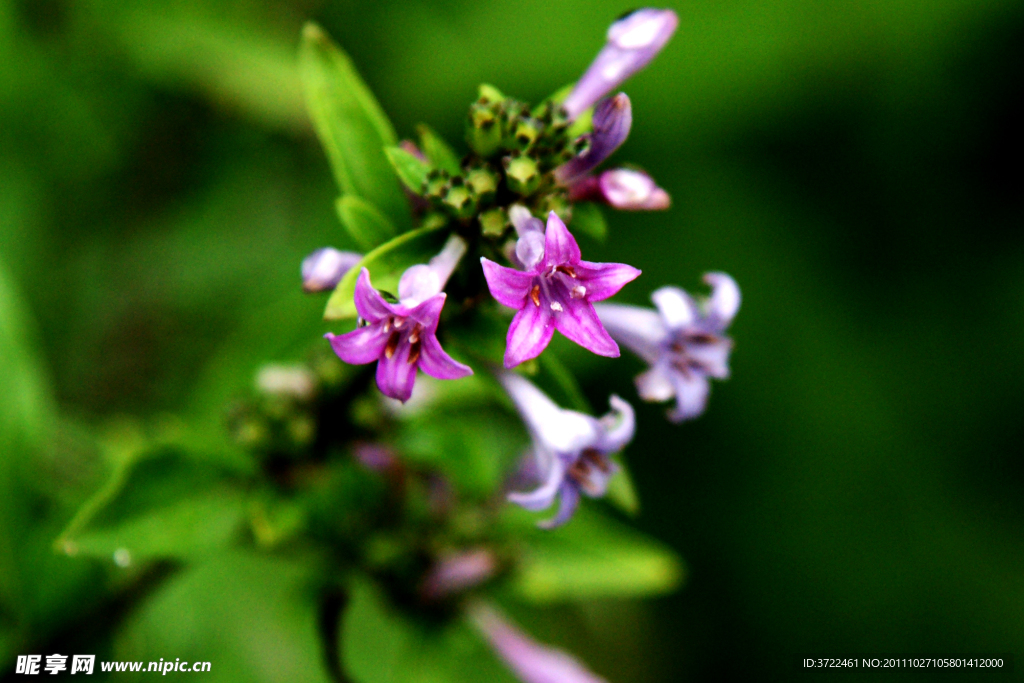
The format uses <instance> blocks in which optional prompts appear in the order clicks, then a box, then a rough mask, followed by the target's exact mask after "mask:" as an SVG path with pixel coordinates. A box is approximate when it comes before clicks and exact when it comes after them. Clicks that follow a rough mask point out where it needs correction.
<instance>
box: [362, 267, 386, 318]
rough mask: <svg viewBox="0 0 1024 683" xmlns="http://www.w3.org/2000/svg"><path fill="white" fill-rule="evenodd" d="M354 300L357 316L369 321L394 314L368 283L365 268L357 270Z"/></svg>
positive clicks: (367, 273) (368, 277) (367, 272)
mask: <svg viewBox="0 0 1024 683" xmlns="http://www.w3.org/2000/svg"><path fill="white" fill-rule="evenodd" d="M354 300H355V304H356V310H357V311H358V312H359V317H360V318H362V319H363V320H368V321H369V322H371V323H375V322H377V321H378V320H383V319H384V318H387V317H388V316H391V315H395V310H394V309H393V308H392V306H391V305H390V304H389V303H388V302H387V301H385V300H384V297H382V296H381V295H380V292H378V291H377V290H376V289H374V288H373V285H372V284H370V271H368V270H367V269H366V268H363V269H362V270H361V271H359V279H358V280H356V290H355V298H354Z"/></svg>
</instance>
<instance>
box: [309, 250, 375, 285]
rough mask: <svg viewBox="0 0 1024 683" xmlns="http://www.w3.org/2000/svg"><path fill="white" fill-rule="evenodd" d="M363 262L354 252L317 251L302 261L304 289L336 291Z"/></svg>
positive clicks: (360, 255)
mask: <svg viewBox="0 0 1024 683" xmlns="http://www.w3.org/2000/svg"><path fill="white" fill-rule="evenodd" d="M361 260H363V255H362V254H357V253H356V252H354V251H338V250H337V249H334V248H332V247H324V248H323V249H317V250H316V251H314V252H313V253H312V254H310V255H309V256H307V257H306V258H305V259H303V261H302V289H303V290H304V291H306V292H325V291H327V290H328V289H334V288H335V287H337V286H338V283H339V282H341V278H343V277H344V276H345V273H347V272H348V271H350V270H351V269H352V268H353V267H354V266H355V265H356V264H357V263H359V262H360V261H361Z"/></svg>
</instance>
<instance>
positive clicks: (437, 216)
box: [420, 211, 448, 229]
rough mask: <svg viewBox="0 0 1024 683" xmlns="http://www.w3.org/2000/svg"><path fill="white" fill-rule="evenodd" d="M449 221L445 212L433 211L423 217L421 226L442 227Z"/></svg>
mask: <svg viewBox="0 0 1024 683" xmlns="http://www.w3.org/2000/svg"><path fill="white" fill-rule="evenodd" d="M447 223H448V216H446V215H444V214H443V213H438V212H436V211H432V212H430V213H428V214H427V215H426V216H424V217H423V223H422V224H421V225H420V227H421V228H428V229H429V228H440V227H441V226H443V225H445V224H447Z"/></svg>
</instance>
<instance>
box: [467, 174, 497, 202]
mask: <svg viewBox="0 0 1024 683" xmlns="http://www.w3.org/2000/svg"><path fill="white" fill-rule="evenodd" d="M466 185H468V186H469V188H470V189H471V190H472V191H473V193H474V194H475V195H476V196H477V197H479V199H480V202H481V203H485V202H489V201H491V200H493V199H494V195H495V193H496V192H497V191H498V177H497V176H496V175H495V174H494V173H492V172H491V171H489V170H488V169H486V168H474V169H473V170H471V171H469V172H468V173H466Z"/></svg>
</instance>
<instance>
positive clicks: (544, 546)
mask: <svg viewBox="0 0 1024 683" xmlns="http://www.w3.org/2000/svg"><path fill="white" fill-rule="evenodd" d="M682 578H683V564H682V560H680V559H679V557H678V556H677V555H676V554H675V553H674V552H673V551H672V550H671V549H670V548H668V547H667V546H665V545H663V544H661V543H659V542H658V541H655V540H653V539H651V538H648V537H647V536H644V535H643V534H641V533H640V532H638V531H634V530H633V529H630V528H629V527H627V526H625V525H623V524H620V523H618V522H615V521H613V520H611V519H609V518H607V517H603V516H601V515H600V514H598V513H597V512H594V511H593V510H592V509H590V507H589V506H586V505H583V506H581V508H580V510H579V511H578V512H577V513H576V515H575V516H574V517H573V518H572V520H570V521H569V523H568V524H566V525H565V526H564V527H560V528H558V529H555V530H553V531H543V530H540V529H537V530H534V531H533V532H531V534H530V536H529V537H528V540H527V551H526V552H525V554H524V561H523V563H522V565H521V567H520V569H519V571H518V573H517V575H516V576H515V579H514V584H515V587H516V589H517V590H518V593H519V594H520V595H521V596H522V597H523V598H525V599H527V600H529V601H532V602H538V603H550V602H560V601H566V600H589V599H593V598H609V597H640V596H650V595H658V594H662V593H667V592H669V591H671V590H673V589H675V588H676V587H677V586H678V585H679V583H680V582H681V580H682Z"/></svg>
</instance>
